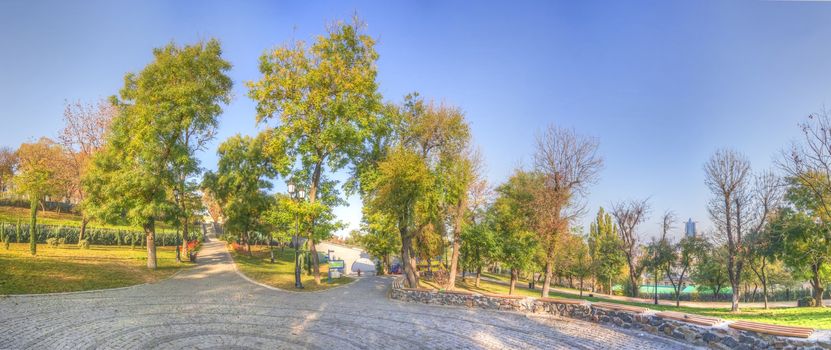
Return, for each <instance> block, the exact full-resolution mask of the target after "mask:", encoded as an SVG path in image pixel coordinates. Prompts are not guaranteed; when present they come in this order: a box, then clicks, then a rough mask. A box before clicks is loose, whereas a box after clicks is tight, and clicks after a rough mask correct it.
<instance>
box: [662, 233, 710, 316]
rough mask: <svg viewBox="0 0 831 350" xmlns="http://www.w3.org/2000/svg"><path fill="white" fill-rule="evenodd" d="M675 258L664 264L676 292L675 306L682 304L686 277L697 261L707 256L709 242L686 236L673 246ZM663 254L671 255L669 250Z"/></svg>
mask: <svg viewBox="0 0 831 350" xmlns="http://www.w3.org/2000/svg"><path fill="white" fill-rule="evenodd" d="M673 250H674V251H675V254H674V255H675V259H671V260H670V263H669V264H666V265H664V273H665V274H666V276H667V277H669V282H670V283H671V284H672V288H673V292H674V293H675V306H681V291H682V290H684V286H685V283H684V279H685V278H686V277H687V275H688V274H689V273H690V271H691V270H692V268H693V267H694V264H695V263H696V261H702V260H703V259H704V258H705V256H706V255H705V253H706V250H707V242H706V241H704V240H703V239H701V238H699V237H684V238H682V239H681V240H680V241H678V243H676V244H675V247H673ZM663 254H667V255H669V253H668V252H664V253H663Z"/></svg>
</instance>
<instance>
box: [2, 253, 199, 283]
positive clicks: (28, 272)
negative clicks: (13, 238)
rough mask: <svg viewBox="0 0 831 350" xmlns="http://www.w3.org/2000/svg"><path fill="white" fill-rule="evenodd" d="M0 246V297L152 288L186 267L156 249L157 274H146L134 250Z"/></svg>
mask: <svg viewBox="0 0 831 350" xmlns="http://www.w3.org/2000/svg"><path fill="white" fill-rule="evenodd" d="M10 248H11V249H10V250H6V249H5V248H3V247H2V246H0V295H2V294H36V293H55V292H74V291H82V290H92V289H104V288H116V287H125V286H131V285H135V284H142V283H152V282H156V281H159V280H162V279H164V278H167V277H170V275H172V274H173V273H175V272H176V271H178V270H179V269H181V268H184V267H188V266H192V265H191V264H190V263H177V262H176V249H175V248H174V247H157V248H156V249H157V263H158V268H157V269H155V270H149V269H147V251H146V250H145V249H142V248H140V247H136V248H135V249H133V250H131V249H130V247H116V246H98V245H94V246H92V247H90V249H80V248H78V247H76V246H75V245H66V246H64V247H60V248H53V247H50V246H48V245H46V244H38V247H37V252H38V254H37V256H34V257H33V256H31V255H30V254H29V244H28V243H19V244H18V243H12V244H11V246H10Z"/></svg>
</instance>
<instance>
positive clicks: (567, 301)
mask: <svg viewBox="0 0 831 350" xmlns="http://www.w3.org/2000/svg"><path fill="white" fill-rule="evenodd" d="M537 300H539V301H542V302H546V303H556V304H570V305H585V304H586V301H585V300H580V299H566V298H548V297H543V298H537Z"/></svg>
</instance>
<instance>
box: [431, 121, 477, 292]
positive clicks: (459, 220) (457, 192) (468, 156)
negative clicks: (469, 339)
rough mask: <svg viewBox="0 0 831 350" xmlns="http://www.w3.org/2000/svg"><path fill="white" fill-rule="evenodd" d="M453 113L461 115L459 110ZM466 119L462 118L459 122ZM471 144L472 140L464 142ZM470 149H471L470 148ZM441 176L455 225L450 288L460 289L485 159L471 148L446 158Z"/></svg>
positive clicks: (449, 280)
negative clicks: (466, 234)
mask: <svg viewBox="0 0 831 350" xmlns="http://www.w3.org/2000/svg"><path fill="white" fill-rule="evenodd" d="M451 113H458V114H461V112H460V111H458V110H456V109H451ZM461 118H463V117H461V116H459V119H461ZM464 141H465V143H467V141H468V140H464ZM466 148H467V147H466ZM443 158H444V159H443V161H442V166H441V168H442V170H443V171H441V174H443V175H445V176H444V178H445V181H443V183H445V184H446V185H445V186H444V187H445V189H446V190H445V191H444V193H445V194H446V196H447V199H446V202H447V203H448V206H449V215H448V216H449V217H450V219H451V220H452V226H453V234H452V239H453V243H452V244H453V253H452V254H451V256H450V273H449V275H448V282H447V288H448V289H453V288H455V287H456V273H457V271H458V269H459V249H461V246H462V243H463V241H462V232H463V231H464V229H465V227H466V226H467V224H468V223H469V221H468V220H467V218H468V210H469V208H468V202H469V199H470V190H471V187H472V185H473V184H474V183H475V182H476V181H477V179H480V178H481V177H482V174H481V167H482V158H481V156H480V154H479V153H476V152H474V151H473V150H472V149H470V148H467V149H466V150H464V151H463V152H461V153H459V154H447V155H445V157H443Z"/></svg>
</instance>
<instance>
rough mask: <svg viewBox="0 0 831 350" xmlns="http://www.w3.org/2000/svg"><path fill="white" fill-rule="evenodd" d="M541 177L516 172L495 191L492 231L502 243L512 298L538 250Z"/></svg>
mask: <svg viewBox="0 0 831 350" xmlns="http://www.w3.org/2000/svg"><path fill="white" fill-rule="evenodd" d="M542 181H543V178H542V176H541V174H539V173H535V172H526V171H522V170H517V171H515V172H514V174H513V175H512V176H511V177H510V178H509V179H508V181H507V182H506V183H504V184H502V185H500V186H499V187H497V188H496V193H497V198H496V200H495V201H494V204H493V206H492V207H491V210H492V218H493V227H494V228H493V230H494V232H496V236H497V240H498V242H499V244H498V247H499V253H498V259H499V261H500V262H501V263H502V264H504V265H505V266H506V267H508V268H509V269H510V271H511V284H510V290H509V294H513V292H514V289H515V288H516V281H517V278H518V276H519V271H521V270H523V269H526V268H528V267H530V265H531V263H532V260H533V258H534V256H535V254H536V252H537V249H538V248H539V244H538V241H537V235H536V234H535V233H534V230H533V229H534V205H535V201H534V191H535V190H536V188H538V186H539V185H540V184H541V182H542Z"/></svg>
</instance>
